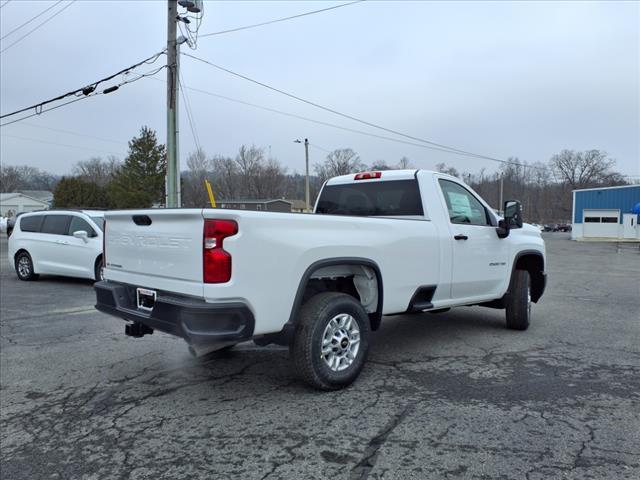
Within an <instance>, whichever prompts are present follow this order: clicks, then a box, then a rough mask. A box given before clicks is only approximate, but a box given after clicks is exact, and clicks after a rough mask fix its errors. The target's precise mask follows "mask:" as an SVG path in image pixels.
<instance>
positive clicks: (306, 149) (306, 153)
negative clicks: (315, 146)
mask: <svg viewBox="0 0 640 480" xmlns="http://www.w3.org/2000/svg"><path fill="white" fill-rule="evenodd" d="M304 157H305V166H306V169H307V176H306V178H305V180H304V187H305V192H304V196H305V201H306V202H307V213H309V212H310V211H311V205H310V203H309V139H308V138H305V139H304Z"/></svg>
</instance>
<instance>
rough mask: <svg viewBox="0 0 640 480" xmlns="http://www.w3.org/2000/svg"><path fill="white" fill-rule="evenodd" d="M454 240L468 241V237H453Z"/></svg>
mask: <svg viewBox="0 0 640 480" xmlns="http://www.w3.org/2000/svg"><path fill="white" fill-rule="evenodd" d="M453 238H455V239H456V240H468V239H469V237H467V236H466V235H454V237H453Z"/></svg>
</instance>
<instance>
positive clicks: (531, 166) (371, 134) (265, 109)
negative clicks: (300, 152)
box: [151, 78, 640, 178]
mask: <svg viewBox="0 0 640 480" xmlns="http://www.w3.org/2000/svg"><path fill="white" fill-rule="evenodd" d="M151 80H156V81H158V82H163V83H164V80H161V79H159V78H151ZM184 89H185V90H191V91H192V92H197V93H201V94H203V95H207V96H210V97H214V98H219V99H222V100H227V101H229V102H233V103H238V104H241V105H246V106H249V107H253V108H258V109H260V110H264V111H267V112H272V113H276V114H278V115H283V116H286V117H290V118H296V119H299V120H304V121H306V122H310V123H315V124H317V125H323V126H326V127H330V128H335V129H338V130H343V131H347V132H351V133H357V134H359V135H365V136H368V137H373V138H378V139H381V140H386V141H390V142H395V143H400V144H403V145H411V146H414V147H419V148H426V149H428V150H435V151H439V152H443V153H448V154H453V155H462V154H460V153H458V152H456V151H452V150H449V149H444V148H439V147H434V146H432V145H425V144H422V143H415V142H409V141H407V140H401V139H399V138H394V137H388V136H385V135H378V134H376V133H371V132H367V131H364V130H358V129H354V128H349V127H345V126H343V125H337V124H334V123H329V122H324V121H321V120H316V119H313V118H309V117H305V116H302V115H297V114H295V113H290V112H285V111H282V110H278V109H275V108H271V107H265V106H264V105H258V104H255V103H251V102H247V101H244V100H239V99H237V98H233V97H228V96H226V95H220V94H218V93H213V92H209V91H207V90H202V89H200V88H194V87H187V86H184ZM309 145H311V146H312V147H314V148H317V149H318V150H322V151H324V152H326V153H331V151H329V150H327V149H325V148H322V147H320V146H319V145H315V144H311V143H309ZM465 156H469V155H465ZM478 158H485V157H483V156H481V155H478ZM503 162H504V163H507V164H510V165H518V166H522V167H525V168H532V169H535V170H542V171H549V172H553V170H552V169H551V168H549V167H544V166H538V165H531V164H526V163H518V162H509V161H506V160H504V161H503ZM623 176H624V177H627V178H633V177H634V176H633V175H623ZM637 177H638V178H640V175H639V176H637Z"/></svg>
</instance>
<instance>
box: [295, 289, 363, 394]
mask: <svg viewBox="0 0 640 480" xmlns="http://www.w3.org/2000/svg"><path fill="white" fill-rule="evenodd" d="M370 332H371V326H370V323H369V317H368V315H367V313H366V312H365V311H364V309H363V308H362V305H360V302H358V300H356V299H355V298H354V297H352V296H350V295H347V294H344V293H338V292H324V293H320V294H318V295H316V296H314V297H313V298H311V299H310V300H309V301H308V302H307V303H305V304H304V305H303V306H302V309H301V311H300V317H299V321H298V324H297V325H296V330H295V333H294V336H293V341H292V342H291V346H290V347H289V351H290V354H291V358H292V360H293V366H294V369H295V371H296V373H297V374H298V376H299V377H300V379H302V380H303V381H304V382H306V383H307V384H309V385H310V386H312V387H314V388H317V389H320V390H337V389H340V388H344V387H346V386H348V385H350V384H351V383H352V382H353V381H354V380H355V379H356V378H357V377H358V375H359V374H360V371H361V370H362V368H363V367H364V363H365V360H366V358H367V354H368V351H369V334H370Z"/></svg>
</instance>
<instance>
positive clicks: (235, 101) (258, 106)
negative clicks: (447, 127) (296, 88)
mask: <svg viewBox="0 0 640 480" xmlns="http://www.w3.org/2000/svg"><path fill="white" fill-rule="evenodd" d="M151 80H156V81H158V82H164V80H160V79H159V78H152V79H151ZM184 88H185V89H186V90H191V91H192V92H198V93H202V94H204V95H208V96H210V97H215V98H221V99H223V100H228V101H230V102H234V103H239V104H241V105H247V106H249V107H254V108H259V109H261V110H265V111H267V112H272V113H277V114H279V115H283V116H286V117H291V118H296V119H299V120H304V121H306V122H311V123H315V124H318V125H323V126H325V127H331V128H335V129H338V130H344V131H346V132H352V133H357V134H359V135H366V136H368V137H373V138H379V139H382V140H388V141H391V142H396V143H401V144H404V145H412V146H415V147H420V148H426V149H429V150H436V151H440V152H444V153H450V154H456V152H452V151H451V150H446V149H444V148H438V147H433V146H430V145H424V144H422V143H415V142H409V141H406V140H401V139H399V138H393V137H387V136H384V135H378V134H376V133H371V132H366V131H364V130H358V129H355V128H349V127H345V126H343V125H336V124H334V123H329V122H323V121H322V120H316V119H313V118H309V117H304V116H302V115H297V114H295V113H290V112H284V111H282V110H278V109H275V108H271V107H265V106H263V105H257V104H255V103H251V102H246V101H244V100H239V99H237V98H232V97H227V96H225V95H220V94H217V93H213V92H208V91H206V90H202V89H199V88H194V87H186V86H185V87H184Z"/></svg>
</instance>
